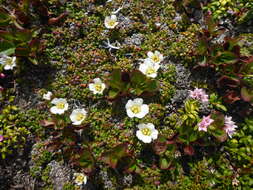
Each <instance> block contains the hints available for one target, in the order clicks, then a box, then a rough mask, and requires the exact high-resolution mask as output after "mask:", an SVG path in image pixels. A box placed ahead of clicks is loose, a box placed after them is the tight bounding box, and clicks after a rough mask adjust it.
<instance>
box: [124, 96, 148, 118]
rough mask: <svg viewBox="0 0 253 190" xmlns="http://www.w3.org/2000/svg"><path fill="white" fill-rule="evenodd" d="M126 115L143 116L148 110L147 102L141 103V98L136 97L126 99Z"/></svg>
mask: <svg viewBox="0 0 253 190" xmlns="http://www.w3.org/2000/svg"><path fill="white" fill-rule="evenodd" d="M125 107H126V111H127V115H128V116H129V117H131V118H133V117H137V118H143V117H144V116H145V115H147V113H148V112H149V108H148V105H147V104H143V99H142V98H136V99H134V100H128V101H127V104H126V106H125Z"/></svg>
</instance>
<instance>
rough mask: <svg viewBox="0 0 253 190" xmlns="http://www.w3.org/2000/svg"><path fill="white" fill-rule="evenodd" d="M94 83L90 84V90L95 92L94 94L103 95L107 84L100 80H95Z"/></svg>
mask: <svg viewBox="0 0 253 190" xmlns="http://www.w3.org/2000/svg"><path fill="white" fill-rule="evenodd" d="M93 82H94V83H91V84H89V89H90V90H91V91H92V92H93V94H103V91H104V89H105V83H102V81H101V79H100V78H95V79H93Z"/></svg>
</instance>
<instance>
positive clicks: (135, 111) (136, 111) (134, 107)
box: [130, 105, 141, 114]
mask: <svg viewBox="0 0 253 190" xmlns="http://www.w3.org/2000/svg"><path fill="white" fill-rule="evenodd" d="M130 109H131V111H132V112H133V113H135V114H136V113H140V112H141V107H140V106H137V105H135V106H132V107H131V108H130Z"/></svg>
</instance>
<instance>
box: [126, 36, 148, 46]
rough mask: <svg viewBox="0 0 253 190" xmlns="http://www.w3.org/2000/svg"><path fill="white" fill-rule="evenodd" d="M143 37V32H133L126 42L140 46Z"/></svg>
mask: <svg viewBox="0 0 253 190" xmlns="http://www.w3.org/2000/svg"><path fill="white" fill-rule="evenodd" d="M143 39H144V36H143V34H133V35H132V36H131V37H127V38H126V39H125V44H127V45H136V46H140V45H141V43H142V42H143Z"/></svg>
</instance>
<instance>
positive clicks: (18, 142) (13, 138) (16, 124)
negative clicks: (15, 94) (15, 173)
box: [0, 105, 30, 159]
mask: <svg viewBox="0 0 253 190" xmlns="http://www.w3.org/2000/svg"><path fill="white" fill-rule="evenodd" d="M29 134H30V132H29V129H28V127H25V126H24V125H23V124H22V123H20V114H19V109H18V108H17V107H16V106H11V105H8V106H6V107H4V108H3V109H2V111H1V115H0V135H1V136H3V140H2V141H1V142H0V152H1V156H2V158H3V159H5V158H6V156H7V155H10V154H12V153H13V151H14V150H16V149H21V148H23V147H24V145H25V143H26V138H27V136H28V135H29Z"/></svg>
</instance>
